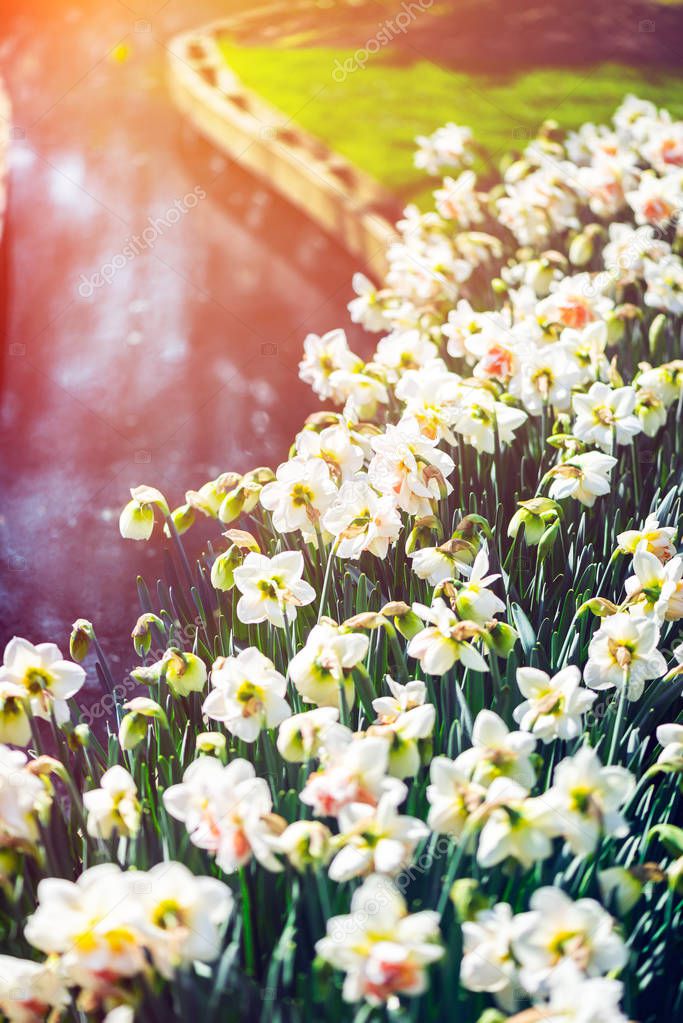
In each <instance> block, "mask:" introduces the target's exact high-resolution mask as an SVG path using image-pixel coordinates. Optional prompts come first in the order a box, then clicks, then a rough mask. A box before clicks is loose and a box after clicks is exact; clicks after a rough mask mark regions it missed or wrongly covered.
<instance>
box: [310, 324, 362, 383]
mask: <svg viewBox="0 0 683 1023" xmlns="http://www.w3.org/2000/svg"><path fill="white" fill-rule="evenodd" d="M362 365H363V363H362V361H361V359H359V358H358V356H357V355H355V354H354V353H353V352H352V351H351V349H350V348H349V345H348V342H347V340H346V334H345V333H344V331H343V330H339V329H337V330H330V331H328V332H327V334H323V335H322V337H319V336H318V335H317V334H308V335H307V337H306V338H305V339H304V357H303V359H302V361H301V362H300V363H299V376H300V377H301V379H302V380H303V381H304V383H306V384H310V386H311V387H312V388H313V390H314V391H315V393H316V394H317V395H318V397H319V398H322V399H323V400H324V399H325V398H334V399H335V400H338V396H337V395H336V394H335V390H334V387H333V386H332V384H331V382H330V377H331V376H332V374H333V373H334V372H335V371H336V370H340V369H343V370H348V371H350V372H353V371H354V370H355V369H356V368H357V367H358V366H362Z"/></svg>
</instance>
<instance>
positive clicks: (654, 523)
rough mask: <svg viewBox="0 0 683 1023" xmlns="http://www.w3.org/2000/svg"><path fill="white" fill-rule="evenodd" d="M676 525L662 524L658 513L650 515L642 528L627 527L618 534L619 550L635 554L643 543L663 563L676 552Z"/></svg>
mask: <svg viewBox="0 0 683 1023" xmlns="http://www.w3.org/2000/svg"><path fill="white" fill-rule="evenodd" d="M675 539H676V527H675V526H660V524H659V519H658V518H657V516H656V515H648V517H647V518H646V519H645V522H644V523H643V525H642V528H641V529H627V530H625V531H624V532H623V533H618V534H617V543H618V544H619V550H620V551H623V552H624V554H635V552H636V550H637V549H638V547H640V545H641V544H642V543H645V545H646V549H647V550H648V551H649V552H650V554H654V555H655V556H656V557H657V558H659V560H660V561H661V563H662V564H663V565H665V564H666V563H667V561H671V559H672V558H673V556H674V554H675V553H676V547H675V544H674V540H675Z"/></svg>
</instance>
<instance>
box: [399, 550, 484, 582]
mask: <svg viewBox="0 0 683 1023" xmlns="http://www.w3.org/2000/svg"><path fill="white" fill-rule="evenodd" d="M451 546H452V545H451V544H449V543H446V544H444V545H443V547H421V548H420V549H419V550H416V551H411V552H410V554H409V555H408V557H409V558H410V560H411V561H412V563H413V572H414V573H415V575H416V576H417V577H418V579H426V580H427V582H428V583H429V584H430V586H438V585H439V583H443V582H445V581H446V580H447V579H454V578H455V577H456V576H457V575H464V574H465V570H466V569H467V568H468V567H469V564H470V563H471V561H472V548H471V546H470V545H469V544H467V543H463V545H462V549H459V550H456V551H455V552H451V550H450V547H451Z"/></svg>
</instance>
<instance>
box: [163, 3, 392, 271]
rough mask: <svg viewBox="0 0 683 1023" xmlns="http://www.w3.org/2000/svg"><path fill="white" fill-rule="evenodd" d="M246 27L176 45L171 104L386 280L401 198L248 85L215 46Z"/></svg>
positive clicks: (207, 31) (220, 28)
mask: <svg viewBox="0 0 683 1023" xmlns="http://www.w3.org/2000/svg"><path fill="white" fill-rule="evenodd" d="M277 7H279V5H277ZM277 7H274V10H276V9H277ZM259 13H260V14H261V15H262V14H263V10H261V11H260V12H259ZM244 23H245V18H244V16H239V17H236V18H232V19H228V18H223V19H221V20H220V21H216V22H212V23H211V24H209V25H206V26H205V27H203V28H201V29H199V30H197V31H193V32H185V33H182V34H181V35H178V36H176V37H175V38H174V39H173V40H172V41H171V43H170V46H169V56H168V77H169V87H170V92H171V96H172V98H173V101H174V102H175V104H176V106H177V107H178V109H179V110H180V112H181V113H182V114H183V115H184V116H185V117H187V118H188V120H189V121H190V122H191V123H192V125H193V127H194V128H195V130H196V131H198V132H199V133H200V134H201V135H203V136H205V137H206V138H207V139H209V141H210V142H212V143H213V144H214V145H215V146H217V148H219V149H221V150H222V151H223V152H225V153H226V154H227V155H228V156H230V157H231V158H232V159H234V160H236V161H237V162H238V163H239V164H241V165H242V166H243V167H246V168H247V169H248V170H250V171H251V172H252V173H254V174H255V175H257V176H258V177H261V178H263V179H264V180H265V181H266V182H267V183H268V184H269V185H270V186H271V187H272V188H274V189H275V190H277V191H278V192H280V194H281V195H283V196H284V197H285V198H286V199H288V200H289V201H290V202H291V203H293V204H294V205H295V206H297V207H298V208H299V209H301V210H303V211H304V212H305V213H306V214H307V215H308V216H309V217H311V219H313V220H314V221H315V222H316V223H317V224H319V225H320V226H321V227H322V228H323V229H324V230H325V231H327V232H328V233H329V234H331V235H332V236H333V237H334V238H335V239H336V240H337V241H338V242H339V243H340V244H341V245H343V246H344V248H346V249H347V250H348V251H349V252H350V253H351V254H352V255H353V256H356V257H357V258H358V259H359V260H360V261H361V262H362V263H363V265H364V266H365V267H366V269H367V270H369V271H370V273H371V274H373V276H375V277H376V278H378V279H379V280H381V279H382V278H383V277H384V274H385V272H386V265H387V264H386V257H385V253H386V249H387V246H388V245H389V244H390V243H391V242H392V241H394V240H396V238H397V237H398V236H397V234H396V230H395V228H394V227H393V225H392V224H391V222H390V221H389V219H387V217H386V216H385V213H384V211H385V210H392V209H393V207H395V206H396V199H395V198H394V197H393V196H392V195H391V193H389V192H388V191H387V190H385V189H384V188H383V187H382V186H381V185H380V184H378V182H376V181H375V180H374V178H372V177H370V175H368V174H366V173H365V172H364V171H361V170H359V169H358V168H357V167H355V166H354V165H353V164H351V163H350V162H349V161H348V160H346V159H345V158H344V157H342V156H340V155H339V154H337V153H334V152H333V151H332V150H331V149H329V148H328V147H327V146H326V145H325V144H324V143H323V142H321V141H320V140H319V139H317V138H316V137H315V136H313V135H311V134H310V133H309V132H306V131H304V130H303V129H302V128H300V127H299V126H298V125H297V124H296V123H295V122H294V121H293V120H292V119H290V118H287V117H286V116H285V115H284V114H282V113H281V112H280V111H279V110H277V109H276V108H275V107H273V106H271V105H270V104H269V103H267V102H265V101H264V100H263V99H261V97H260V96H258V95H257V94H256V93H254V92H253V91H252V90H250V89H247V88H245V87H244V85H242V83H241V82H240V80H239V78H238V77H237V76H236V75H235V74H234V73H233V72H232V71H231V69H230V68H229V67H228V65H227V64H226V62H225V58H224V57H223V55H222V53H221V51H220V49H219V47H218V42H217V40H218V38H220V36H222V35H228V34H229V33H230V31H231V30H233V31H234V30H235V28H236V27H238V26H239V27H244Z"/></svg>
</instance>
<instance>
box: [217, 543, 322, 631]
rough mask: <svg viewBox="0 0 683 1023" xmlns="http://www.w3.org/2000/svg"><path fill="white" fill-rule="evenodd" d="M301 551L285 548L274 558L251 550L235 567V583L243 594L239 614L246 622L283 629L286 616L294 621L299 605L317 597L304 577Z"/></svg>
mask: <svg viewBox="0 0 683 1023" xmlns="http://www.w3.org/2000/svg"><path fill="white" fill-rule="evenodd" d="M303 572H304V556H303V554H302V553H301V551H282V552H281V553H280V554H276V555H275V556H274V557H272V558H268V557H266V555H265V554H257V553H256V552H255V551H250V552H249V554H247V556H246V558H245V559H244V563H243V564H242V565H240V566H239V567H238V568H236V569H235V573H234V575H235V586H236V587H237V589H238V590H239V591H240V593H241V594H242V596H241V597H240V599H239V600H238V602H237V617H238V618H239V620H240V621H241V622H244V623H245V624H247V625H255V624H257V623H258V622H265V621H269V622H270V623H271V624H272V625H275V626H277V627H278V628H280V629H283V628H284V627H285V618H286V619H287V620H288V621H294V619H295V618H296V609H297V607H302V606H303V605H305V604H310V603H311V602H312V601H313V600H315V590H314V589H313V587H312V586H311V585H310V583H307V582H306V581H305V580H304V579H302V575H303Z"/></svg>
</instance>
